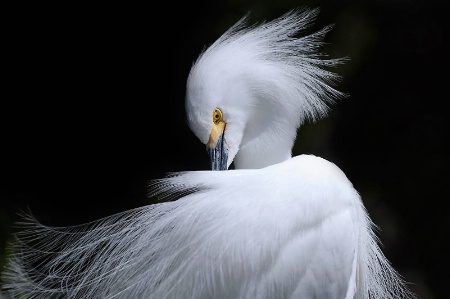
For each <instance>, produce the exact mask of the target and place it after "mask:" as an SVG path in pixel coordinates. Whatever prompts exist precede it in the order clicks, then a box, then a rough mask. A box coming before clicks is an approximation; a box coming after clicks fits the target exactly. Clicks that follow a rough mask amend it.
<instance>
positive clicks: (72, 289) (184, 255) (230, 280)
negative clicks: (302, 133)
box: [3, 10, 411, 299]
mask: <svg viewBox="0 0 450 299" xmlns="http://www.w3.org/2000/svg"><path fill="white" fill-rule="evenodd" d="M315 14H316V11H309V10H303V11H292V12H290V13H289V14H286V15H285V16H283V17H282V18H280V19H277V20H275V21H273V22H270V23H267V24H263V25H261V26H257V27H250V28H249V29H243V21H241V22H239V23H238V24H237V25H236V26H234V27H233V28H231V29H230V30H229V31H227V33H225V34H224V35H223V36H222V37H221V38H220V39H219V40H218V41H217V42H216V43H214V44H213V45H212V46H211V47H209V48H208V49H207V50H206V51H205V52H204V53H202V55H201V56H200V58H199V59H198V60H197V61H196V63H195V64H194V66H193V68H192V70H191V73H190V75H189V78H188V86H187V87H188V89H187V97H186V109H187V118H188V121H189V125H190V127H191V129H192V130H193V132H194V133H195V134H196V135H197V137H198V138H199V139H200V140H201V141H202V142H203V143H205V144H206V145H207V147H208V151H209V152H210V155H211V158H212V168H213V169H217V170H224V169H227V168H228V166H229V165H230V164H231V163H232V162H234V163H235V166H236V170H230V171H195V172H184V173H175V174H173V175H171V176H169V177H167V178H164V179H161V180H157V181H154V182H153V183H152V186H151V190H152V192H153V195H155V196H159V197H160V198H162V199H170V201H167V202H164V203H160V204H156V205H150V206H145V207H142V208H138V209H135V210H132V211H127V212H123V213H121V214H118V215H114V216H111V217H108V218H105V219H102V220H100V221H98V222H95V223H92V224H90V225H86V226H80V227H73V228H61V229H59V228H48V227H45V226H42V225H40V224H38V223H37V222H36V221H34V220H33V219H30V221H29V222H27V223H28V224H26V227H25V228H24V230H23V231H22V232H21V233H19V235H18V236H19V238H18V240H20V241H19V243H18V247H17V248H18V250H17V251H16V255H15V256H14V257H13V258H12V259H11V261H10V264H9V266H8V269H9V270H8V271H6V273H5V274H4V276H3V279H4V280H5V281H6V282H7V283H6V285H5V287H6V289H8V290H9V291H8V294H10V295H11V296H12V297H13V298H20V296H22V295H25V296H27V298H77V299H78V298H157V299H163V298H195V299H202V298H205V299H206V298H215V299H219V298H224V299H225V298H226V299H228V298H241V299H247V298H248V299H250V298H251V299H255V298H256V299H260V298H261V299H262V298H267V299H276V298H279V299H285V298H302V299H308V298H324V299H331V298H336V299H341V298H345V299H350V298H408V297H409V296H411V294H410V293H409V291H408V290H407V289H406V288H405V286H404V283H403V281H402V280H401V279H400V278H399V276H398V275H397V273H396V271H395V270H394V269H393V268H392V267H391V266H390V265H389V262H388V261H387V260H386V258H385V257H384V256H383V254H382V252H381V251H380V249H379V247H378V245H377V240H376V237H375V235H374V233H373V230H372V222H371V221H370V219H369V218H368V216H367V213H366V211H365V209H364V206H363V203H362V201H361V199H360V196H359V194H358V192H357V191H356V190H355V189H354V188H353V186H352V184H351V182H350V181H349V180H348V179H347V177H346V176H345V174H344V173H343V172H342V171H341V170H340V169H339V168H338V167H337V166H336V165H334V164H333V163H331V162H328V161H326V160H324V159H322V158H319V157H315V156H313V155H300V156H296V157H291V148H292V145H293V142H294V140H295V135H296V130H297V128H298V126H299V125H300V124H301V123H302V122H303V121H304V120H305V119H307V118H310V119H316V118H318V117H320V116H323V115H324V114H325V112H326V103H327V102H329V101H330V100H332V99H333V98H336V97H339V96H342V94H340V93H339V92H337V91H336V90H334V89H333V88H331V87H329V85H328V84H327V83H328V82H331V81H332V80H333V79H336V76H335V75H333V74H332V73H330V72H328V71H325V70H323V69H322V67H323V66H333V65H335V64H337V63H340V62H342V61H341V60H321V59H319V56H318V55H317V54H314V53H315V50H316V48H317V46H318V45H319V44H320V39H321V37H322V36H323V34H324V33H325V32H326V31H327V30H328V28H326V29H324V30H322V31H319V32H318V33H315V34H312V35H309V36H306V37H303V38H300V39H296V38H293V37H292V35H294V34H296V33H297V32H298V31H299V30H301V29H303V28H305V27H306V26H307V25H308V24H309V23H310V22H311V20H312V19H313V17H314V16H315ZM36 236H38V237H36ZM29 243H32V244H33V247H32V248H28V247H27V245H26V244H29Z"/></svg>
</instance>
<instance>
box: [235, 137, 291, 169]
mask: <svg viewBox="0 0 450 299" xmlns="http://www.w3.org/2000/svg"><path fill="white" fill-rule="evenodd" d="M291 147H292V144H291V145H285V146H283V145H282V144H279V143H278V144H276V145H275V144H274V145H273V146H272V147H269V148H265V149H264V150H263V151H260V152H257V151H255V149H254V148H249V147H244V148H240V149H239V152H238V153H237V155H236V157H235V159H234V167H235V169H256V168H264V167H266V166H269V165H273V164H278V163H281V162H284V161H286V160H288V159H290V158H292V152H291Z"/></svg>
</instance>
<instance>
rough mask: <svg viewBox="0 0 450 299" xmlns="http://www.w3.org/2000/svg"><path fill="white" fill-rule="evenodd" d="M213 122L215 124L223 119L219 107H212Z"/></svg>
mask: <svg viewBox="0 0 450 299" xmlns="http://www.w3.org/2000/svg"><path fill="white" fill-rule="evenodd" d="M212 118H213V122H214V123H215V124H216V125H217V124H218V123H220V122H221V121H222V120H223V119H222V118H223V115H222V111H220V109H219V108H216V109H214V111H213V115H212Z"/></svg>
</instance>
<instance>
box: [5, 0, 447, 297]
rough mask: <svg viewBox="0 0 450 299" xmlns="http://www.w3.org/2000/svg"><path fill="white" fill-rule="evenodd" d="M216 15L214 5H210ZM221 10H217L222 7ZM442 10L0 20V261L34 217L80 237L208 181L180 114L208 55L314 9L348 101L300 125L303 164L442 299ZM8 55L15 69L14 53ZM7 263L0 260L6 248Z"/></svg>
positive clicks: (225, 9)
mask: <svg viewBox="0 0 450 299" xmlns="http://www.w3.org/2000/svg"><path fill="white" fill-rule="evenodd" d="M210 2H211V3H210ZM212 2H214V3H212ZM444 3H445V1H442V2H437V1H434V2H433V1H423V2H420V1H393V0H392V1H387V0H383V1H301V2H299V1H261V2H257V1H195V2H189V3H187V1H185V2H184V4H181V5H180V4H176V3H172V2H165V3H158V4H146V5H133V4H126V5H124V4H116V5H114V4H110V3H105V4H104V5H95V6H93V5H87V4H83V5H81V4H73V6H71V5H68V4H64V6H58V5H56V6H55V5H51V6H50V5H49V6H45V7H44V6H42V5H41V4H39V5H38V6H35V5H32V6H30V5H29V4H27V5H25V4H22V5H21V6H19V5H18V6H15V7H9V8H7V9H5V10H4V13H5V14H6V15H7V18H6V19H5V23H6V25H5V27H4V30H3V32H4V35H3V37H2V39H3V41H2V45H3V46H2V48H3V50H4V51H5V52H4V54H3V55H2V56H3V65H5V66H6V67H5V68H4V71H3V74H4V76H3V77H4V78H3V84H2V85H3V86H4V88H2V90H3V92H2V100H1V104H0V124H1V126H0V132H1V136H0V142H1V143H0V148H1V154H0V163H1V164H0V175H1V178H0V203H1V205H0V224H1V231H0V236H1V239H0V241H1V242H2V243H1V248H3V247H4V244H5V242H6V240H7V239H8V238H9V236H10V234H11V232H13V230H14V228H13V226H12V224H13V223H14V222H15V221H16V220H17V212H19V211H20V210H26V209H30V210H31V212H32V213H33V214H34V215H35V216H36V217H37V218H38V219H39V220H40V221H41V222H43V223H45V224H48V225H63V226H66V225H74V224H80V223H84V222H87V221H91V220H95V219H98V218H101V217H104V216H108V215H111V214H113V213H116V212H120V211H123V210H126V209H130V208H133V207H138V206H141V205H144V204H148V203H151V201H150V200H149V199H148V198H147V194H146V193H147V191H148V190H147V184H148V182H149V180H151V179H154V178H160V177H163V176H164V175H165V174H166V173H167V172H173V171H184V170H200V169H202V170H203V169H207V167H208V163H207V156H206V152H205V148H204V145H202V144H201V143H200V142H199V141H198V140H197V139H196V137H195V136H194V135H193V134H192V133H191V132H190V131H189V129H188V127H187V125H186V120H185V115H184V95H185V84H186V78H187V75H188V72H189V69H190V67H191V64H192V63H193V61H194V60H195V59H196V58H197V56H198V54H199V53H200V52H201V50H202V49H203V48H204V47H205V46H207V45H209V44H211V43H212V42H214V41H215V39H217V38H218V37H219V36H220V35H221V34H222V33H223V32H224V31H225V30H226V29H227V28H228V27H229V26H231V25H232V24H234V23H235V22H236V21H237V20H238V19H240V18H241V17H242V16H243V15H245V14H246V13H247V12H249V11H250V12H251V14H250V20H251V21H252V22H256V21H261V20H264V19H266V20H270V19H273V18H275V17H278V16H280V15H282V14H283V13H285V12H287V11H288V10H289V9H292V8H296V7H299V6H302V5H307V6H310V7H312V8H315V7H320V9H321V13H320V15H319V17H318V18H317V22H316V24H315V25H314V26H313V28H311V31H310V32H309V33H312V32H314V31H315V30H318V29H320V28H322V27H323V26H325V25H328V24H332V23H333V24H335V27H334V29H333V31H332V32H330V33H329V34H328V35H327V38H326V41H327V43H328V44H326V45H324V47H323V48H322V50H323V51H324V52H325V53H327V54H328V55H329V56H330V57H331V58H338V57H343V56H349V57H350V60H349V62H348V63H347V64H346V65H344V66H341V67H339V68H338V69H336V71H337V72H338V73H339V74H341V75H342V76H343V80H342V81H341V82H340V83H339V85H338V86H337V87H338V89H339V90H342V91H344V92H346V93H348V94H349V95H350V96H349V98H348V99H345V100H343V101H340V102H338V103H336V105H334V106H333V109H332V110H331V112H330V114H329V116H328V118H326V119H323V120H321V121H319V122H317V123H316V124H305V125H304V126H303V127H302V128H301V129H300V131H299V137H298V139H297V142H296V145H295V147H294V149H293V154H294V155H298V154H302V153H311V154H315V155H318V156H322V157H324V158H326V159H328V160H330V161H332V162H334V163H336V164H337V165H338V166H339V167H340V168H341V169H342V170H343V171H344V172H345V173H346V174H347V176H348V177H349V179H350V180H351V181H352V182H353V184H354V186H355V188H356V189H357V190H358V191H359V192H360V194H361V196H362V198H363V201H364V203H365V205H366V207H367V209H368V211H369V214H370V215H371V217H372V219H373V220H374V222H375V223H376V224H378V225H379V226H380V227H381V231H380V233H379V235H380V238H381V240H382V242H383V244H384V252H385V254H386V255H387V256H388V258H389V260H390V261H391V262H392V263H393V265H394V267H395V268H396V269H398V270H399V271H400V273H401V274H402V275H404V276H405V277H406V279H407V280H409V281H411V282H412V283H413V285H412V289H413V290H414V291H415V292H416V293H417V294H418V295H419V297H420V298H445V297H447V296H448V291H447V289H448V286H447V284H448V258H447V252H448V249H449V246H448V245H449V244H448V237H449V233H448V227H449V225H448V220H449V219H450V217H449V208H448V202H449V200H450V196H449V191H448V179H449V175H448V167H449V165H450V163H449V154H448V153H449V146H448V139H449V121H448V116H447V111H446V109H447V101H448V95H447V93H446V90H445V87H446V86H447V84H448V83H447V82H446V81H447V77H448V75H447V74H446V72H447V66H446V59H447V56H448V55H447V52H446V51H445V52H444V42H445V39H446V38H447V37H448V34H447V32H444V25H445V23H446V21H447V13H448V12H447V7H446V5H444ZM5 53H6V54H5ZM0 254H2V256H3V257H4V252H3V249H2V250H0Z"/></svg>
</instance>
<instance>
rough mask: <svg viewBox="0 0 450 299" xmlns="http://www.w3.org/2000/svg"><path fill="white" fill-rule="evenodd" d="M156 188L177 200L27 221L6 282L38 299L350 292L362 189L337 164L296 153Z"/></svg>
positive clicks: (190, 175)
mask: <svg viewBox="0 0 450 299" xmlns="http://www.w3.org/2000/svg"><path fill="white" fill-rule="evenodd" d="M153 188H154V192H155V194H157V195H159V196H162V197H163V198H164V197H166V196H174V194H175V195H177V196H178V197H180V198H179V199H177V200H174V201H169V202H164V203H160V204H156V205H150V206H146V207H142V208H139V209H135V210H132V211H128V212H124V213H121V214H117V215H114V216H111V217H108V218H106V219H103V220H101V221H99V222H95V223H92V224H90V225H88V226H80V227H73V228H65V229H55V228H49V227H45V226H42V225H40V224H38V223H37V222H36V221H35V220H32V219H30V222H29V223H28V229H26V230H24V231H22V232H21V236H19V240H20V242H21V243H18V244H19V246H20V250H17V251H16V252H17V256H16V259H14V260H13V262H12V263H11V264H10V265H9V269H10V270H9V271H7V273H9V274H7V275H6V280H7V281H10V282H11V281H12V280H14V283H9V284H8V282H7V283H6V285H7V286H8V287H10V288H13V287H16V288H18V289H20V290H21V292H22V293H23V294H27V295H30V294H32V296H30V298H60V297H58V296H60V295H63V296H64V297H65V298H158V299H159V298H196V299H197V298H345V297H346V294H347V293H351V292H353V291H352V290H353V287H350V288H349V285H350V284H349V282H350V281H351V279H352V278H353V279H354V275H355V274H354V273H355V262H354V261H355V256H356V250H357V238H358V228H357V227H358V226H357V225H356V213H357V212H356V208H355V200H357V199H358V196H357V194H356V191H354V189H353V187H352V186H351V184H350V183H349V182H348V180H347V179H346V177H345V175H343V174H342V172H340V170H339V169H337V167H335V166H334V165H333V164H332V163H329V162H327V161H325V160H323V159H320V158H316V157H313V156H299V157H297V158H293V159H291V160H288V161H286V162H283V163H280V164H276V165H273V166H270V167H266V168H263V169H255V170H232V171H220V172H219V171H217V172H211V171H198V172H185V173H179V174H175V175H173V176H170V177H168V178H165V179H163V180H158V181H155V182H154V185H153ZM36 236H37V237H36ZM29 241H32V243H33V247H32V248H29V247H27V246H29V245H28V244H29ZM11 277H14V279H12V278H11ZM18 292H19V291H18ZM348 298H351V297H348Z"/></svg>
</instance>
